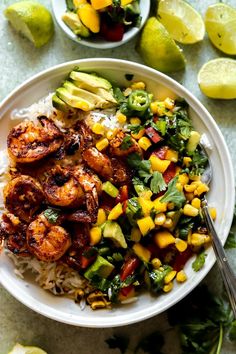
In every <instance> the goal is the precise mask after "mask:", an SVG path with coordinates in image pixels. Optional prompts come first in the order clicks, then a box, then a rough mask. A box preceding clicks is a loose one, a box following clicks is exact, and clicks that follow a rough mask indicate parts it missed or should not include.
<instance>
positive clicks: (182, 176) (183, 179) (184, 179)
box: [178, 173, 189, 186]
mask: <svg viewBox="0 0 236 354" xmlns="http://www.w3.org/2000/svg"><path fill="white" fill-rule="evenodd" d="M178 182H179V183H181V184H182V185H183V186H184V185H185V184H188V182H189V177H188V175H187V173H182V174H180V175H179V177H178Z"/></svg>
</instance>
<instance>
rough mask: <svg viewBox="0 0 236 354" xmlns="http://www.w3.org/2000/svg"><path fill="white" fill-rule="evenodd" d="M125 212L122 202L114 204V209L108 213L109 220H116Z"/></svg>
mask: <svg viewBox="0 0 236 354" xmlns="http://www.w3.org/2000/svg"><path fill="white" fill-rule="evenodd" d="M122 214H123V208H122V204H121V203H118V204H116V206H114V208H113V209H111V211H110V213H109V215H108V220H116V219H118V218H119V216H121V215H122Z"/></svg>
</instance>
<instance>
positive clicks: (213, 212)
mask: <svg viewBox="0 0 236 354" xmlns="http://www.w3.org/2000/svg"><path fill="white" fill-rule="evenodd" d="M209 212H210V215H211V218H212V220H215V219H216V208H213V207H210V208H209Z"/></svg>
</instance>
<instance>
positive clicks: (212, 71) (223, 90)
mask: <svg viewBox="0 0 236 354" xmlns="http://www.w3.org/2000/svg"><path fill="white" fill-rule="evenodd" d="M198 83H199V86H200V89H201V90H202V92H203V93H204V94H205V95H206V96H208V97H211V98H220V99H226V100H227V99H234V98H236V60H234V59H229V58H217V59H214V60H211V61H209V62H208V63H206V64H204V65H203V66H202V68H201V70H200V71H199V73H198Z"/></svg>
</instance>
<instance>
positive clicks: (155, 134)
mask: <svg viewBox="0 0 236 354" xmlns="http://www.w3.org/2000/svg"><path fill="white" fill-rule="evenodd" d="M145 132H146V134H147V136H148V137H149V138H150V139H151V140H152V141H153V143H155V144H156V143H158V142H159V141H161V140H162V137H161V136H160V135H159V134H158V132H157V131H156V130H155V129H154V128H152V127H148V128H146V129H145Z"/></svg>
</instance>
